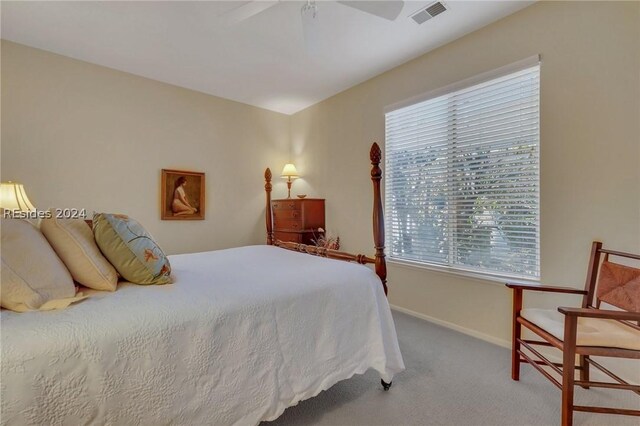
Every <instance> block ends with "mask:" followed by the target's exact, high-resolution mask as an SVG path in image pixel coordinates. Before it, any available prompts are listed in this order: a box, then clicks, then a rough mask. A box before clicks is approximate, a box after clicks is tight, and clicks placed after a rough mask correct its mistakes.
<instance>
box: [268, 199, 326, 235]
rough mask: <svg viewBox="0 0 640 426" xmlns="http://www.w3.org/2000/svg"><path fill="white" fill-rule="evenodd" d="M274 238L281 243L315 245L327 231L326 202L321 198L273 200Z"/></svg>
mask: <svg viewBox="0 0 640 426" xmlns="http://www.w3.org/2000/svg"><path fill="white" fill-rule="evenodd" d="M271 210H272V212H273V213H272V214H273V233H274V238H275V239H276V240H280V241H293V242H296V243H303V244H313V241H312V240H314V239H317V238H318V237H319V236H320V233H319V232H318V228H322V229H325V224H324V200H323V199H320V198H303V199H300V198H287V199H284V200H272V201H271Z"/></svg>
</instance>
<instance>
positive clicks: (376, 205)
mask: <svg viewBox="0 0 640 426" xmlns="http://www.w3.org/2000/svg"><path fill="white" fill-rule="evenodd" d="M369 158H370V160H371V181H372V183H373V243H374V247H375V255H374V257H369V256H365V255H363V254H351V253H347V252H343V251H338V250H331V249H326V248H323V247H316V246H310V245H307V244H299V243H293V242H285V241H280V240H276V239H275V238H274V236H273V214H272V211H271V190H272V185H271V178H272V174H271V170H270V169H269V168H267V169H266V170H265V172H264V180H265V184H264V190H265V192H266V195H267V206H266V211H265V221H266V227H267V244H268V245H274V246H277V247H282V248H284V249H288V250H294V251H299V252H302V253H307V254H311V255H314V256H321V257H326V258H329V259H337V260H345V261H348V262H357V263H360V264H367V263H371V264H374V265H375V271H376V274H377V275H378V277H380V281H382V287H383V288H384V294H387V264H386V260H385V254H384V212H383V208H382V196H381V191H380V182H381V180H382V169H381V168H380V161H381V160H382V150H381V149H380V147H379V146H378V144H377V143H375V142H374V143H373V145H371V151H370V152H369Z"/></svg>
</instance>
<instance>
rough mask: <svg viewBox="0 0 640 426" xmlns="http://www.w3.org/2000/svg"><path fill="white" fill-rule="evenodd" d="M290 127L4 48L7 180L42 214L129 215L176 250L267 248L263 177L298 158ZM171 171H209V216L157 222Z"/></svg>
mask: <svg viewBox="0 0 640 426" xmlns="http://www.w3.org/2000/svg"><path fill="white" fill-rule="evenodd" d="M289 122H290V117H288V116H286V115H283V114H279V113H275V112H270V111H266V110H263V109H260V108H255V107H251V106H248V105H244V104H241V103H237V102H232V101H228V100H224V99H221V98H216V97H214V96H209V95H205V94H201V93H198V92H194V91H190V90H186V89H182V88H178V87H175V86H171V85H168V84H164V83H159V82H156V81H152V80H148V79H145V78H142V77H137V76H134V75H131V74H127V73H123V72H119V71H114V70H112V69H109V68H104V67H100V66H97V65H92V64H88V63H86V62H81V61H76V60H73V59H70V58H66V57H63V56H59V55H54V54H52V53H48V52H44V51H42V50H37V49H32V48H29V47H26V46H22V45H19V44H15V43H11V42H7V41H3V42H2V155H1V157H2V159H1V177H2V180H3V181H5V180H14V181H19V182H22V183H24V185H25V187H26V189H27V190H28V194H29V197H30V198H31V200H32V201H33V202H34V204H35V205H36V206H37V207H39V208H47V207H51V206H58V207H77V208H87V209H89V210H90V211H93V210H95V211H108V212H122V213H128V214H129V215H131V216H132V217H134V218H136V219H138V220H139V221H140V222H141V223H143V224H144V225H145V227H146V228H147V229H148V230H149V231H150V232H151V233H152V234H153V235H154V236H155V237H156V238H157V239H158V241H159V243H160V245H161V246H162V247H163V248H165V250H166V251H167V252H168V253H179V252H194V251H203V250H212V249H219V248H225V247H232V246H240V245H247V244H257V243H262V242H263V241H264V219H263V216H261V212H262V211H263V209H264V190H263V178H262V174H263V171H264V168H265V167H266V166H271V167H274V168H278V167H282V164H284V163H285V162H286V161H287V160H288V159H289V124H290V123H289ZM162 168H168V169H179V170H194V171H201V172H205V173H206V220H204V221H161V220H160V210H159V205H160V189H159V188H160V170H161V169H162ZM275 190H276V191H277V193H278V194H280V195H282V194H283V193H284V192H283V191H285V190H286V188H285V187H284V184H283V183H281V182H278V185H277V186H276V188H275ZM276 195H277V194H276Z"/></svg>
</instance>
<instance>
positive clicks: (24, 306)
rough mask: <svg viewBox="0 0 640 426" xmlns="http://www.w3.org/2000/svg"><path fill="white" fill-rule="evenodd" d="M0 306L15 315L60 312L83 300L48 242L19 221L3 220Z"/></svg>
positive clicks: (35, 229) (0, 223)
mask: <svg viewBox="0 0 640 426" xmlns="http://www.w3.org/2000/svg"><path fill="white" fill-rule="evenodd" d="M0 227H1V228H0V233H1V234H2V256H1V257H2V262H1V265H2V268H1V270H0V277H1V281H0V305H1V306H2V307H3V308H7V309H11V310H13V311H17V312H25V311H30V310H38V309H39V310H50V309H62V308H65V307H67V306H69V305H70V304H71V303H73V302H76V301H78V300H82V299H84V298H85V297H84V296H82V295H81V294H79V295H76V288H75V286H74V284H73V280H72V279H71V275H70V274H69V271H68V270H67V268H66V267H65V266H64V263H62V261H61V260H60V259H59V258H58V256H56V253H55V252H54V251H53V249H52V248H51V246H50V245H49V243H47V239H46V238H45V237H44V236H43V235H42V233H41V232H40V231H38V229H37V228H36V227H35V226H33V225H32V224H31V223H29V222H27V221H26V220H22V219H2V220H1V221H0Z"/></svg>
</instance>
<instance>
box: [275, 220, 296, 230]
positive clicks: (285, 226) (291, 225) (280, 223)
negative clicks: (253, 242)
mask: <svg viewBox="0 0 640 426" xmlns="http://www.w3.org/2000/svg"><path fill="white" fill-rule="evenodd" d="M273 226H274V228H275V229H277V230H278V231H285V230H286V231H301V230H302V229H303V228H302V222H301V221H300V220H299V219H276V220H275V221H274V223H273Z"/></svg>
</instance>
